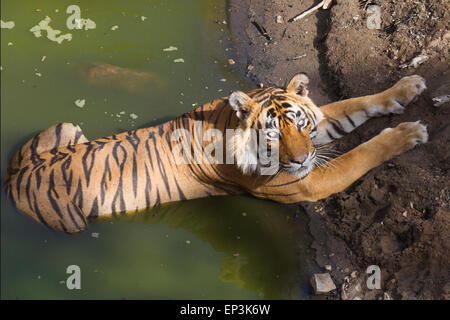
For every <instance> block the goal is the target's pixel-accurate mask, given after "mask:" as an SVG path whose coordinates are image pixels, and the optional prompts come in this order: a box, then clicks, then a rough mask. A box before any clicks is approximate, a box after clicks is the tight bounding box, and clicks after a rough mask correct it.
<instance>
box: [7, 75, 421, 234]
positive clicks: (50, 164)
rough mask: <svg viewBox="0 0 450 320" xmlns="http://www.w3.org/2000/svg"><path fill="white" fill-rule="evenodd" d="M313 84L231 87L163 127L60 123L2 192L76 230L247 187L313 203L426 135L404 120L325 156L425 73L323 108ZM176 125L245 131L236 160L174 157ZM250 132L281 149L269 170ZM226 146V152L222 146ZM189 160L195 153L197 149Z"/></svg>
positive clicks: (44, 220) (395, 103) (389, 108)
mask: <svg viewBox="0 0 450 320" xmlns="http://www.w3.org/2000/svg"><path fill="white" fill-rule="evenodd" d="M308 84H309V78H308V76H307V75H306V74H304V73H300V74H297V75H295V76H294V77H293V78H292V79H291V80H290V81H289V82H288V84H287V85H286V86H285V87H283V88H281V87H262V88H258V89H254V90H252V91H249V92H247V93H244V92H242V91H235V92H232V93H231V94H230V95H229V96H228V97H223V98H219V99H217V100H214V101H211V102H209V103H206V104H204V105H201V106H199V107H197V108H195V109H193V110H191V111H189V112H186V113H184V114H183V115H181V116H179V117H177V118H175V119H173V120H171V121H168V122H165V123H163V124H159V125H157V126H152V127H146V128H139V129H135V130H129V131H126V132H123V133H120V134H114V135H112V136H109V137H104V138H100V139H96V140H91V141H89V140H88V139H87V138H86V137H85V135H84V134H83V132H82V130H81V128H80V127H79V126H78V125H75V124H72V123H61V124H58V125H55V126H53V127H50V128H48V129H47V130H45V131H42V132H41V133H39V134H37V135H36V136H34V137H33V138H31V139H30V140H29V141H28V142H27V143H25V144H24V145H23V146H22V147H21V148H20V149H19V150H18V151H17V152H16V153H15V154H14V155H13V157H12V158H11V159H10V162H9V164H8V167H7V170H6V174H5V177H4V186H5V191H6V194H7V196H8V198H10V199H11V201H12V203H13V204H14V205H15V207H16V208H17V209H18V210H20V211H22V212H24V213H25V214H27V215H28V216H29V217H31V218H32V219H34V220H35V221H37V222H39V223H41V224H43V225H45V226H47V227H49V228H51V229H55V230H58V231H62V232H66V233H70V234H73V233H78V232H81V231H84V230H86V228H87V226H88V221H92V220H93V219H99V218H100V217H111V216H112V217H117V216H127V215H132V214H133V213H136V212H138V211H140V210H144V209H151V208H154V207H156V206H161V205H163V204H164V203H168V202H175V201H184V200H189V199H196V198H204V197H211V196H221V195H236V194H249V195H251V196H254V197H257V198H260V199H267V200H272V201H276V202H280V203H299V202H304V201H307V202H315V201H318V200H320V199H324V198H327V197H328V196H330V195H332V194H335V193H338V192H341V191H343V190H345V189H346V188H347V187H349V186H350V185H351V184H352V183H353V182H355V181H356V180H357V179H359V178H360V177H362V176H363V175H365V174H366V173H367V172H368V171H369V170H371V169H373V168H375V167H377V166H379V165H381V164H382V163H383V162H385V161H387V160H389V159H392V158H393V157H395V156H398V155H400V154H402V153H404V152H406V151H408V150H410V149H412V148H413V147H414V146H416V145H417V144H419V143H425V142H427V140H428V134H427V128H426V126H425V125H424V124H422V123H420V121H417V122H403V123H400V124H399V125H397V126H396V127H395V128H386V129H384V130H383V131H381V132H380V133H379V134H378V135H376V136H375V137H373V138H371V139H370V140H368V141H366V142H364V143H362V144H360V145H359V146H357V147H355V148H354V149H352V150H350V151H349V152H347V153H343V154H342V155H339V156H337V157H334V158H333V157H331V158H324V156H323V154H322V153H321V150H323V148H324V146H326V145H327V144H329V143H330V142H332V141H335V140H337V139H339V138H341V137H343V136H344V135H346V134H348V133H350V132H351V131H353V130H354V129H355V128H357V127H359V126H360V125H362V124H363V123H364V122H366V121H367V120H368V119H370V118H372V117H378V116H382V115H389V114H399V113H402V112H403V111H404V110H405V107H406V106H407V105H408V104H409V103H411V102H412V101H413V100H414V99H416V98H417V97H418V96H419V95H420V94H421V93H422V92H423V91H424V90H425V89H426V83H425V79H424V78H422V77H421V76H419V75H412V76H407V77H404V78H402V79H400V80H399V81H398V82H397V83H396V84H395V85H394V86H392V87H390V88H388V89H386V90H385V91H382V92H380V93H376V94H372V95H367V96H363V97H358V98H351V99H345V100H341V101H337V102H333V103H330V104H327V105H324V106H321V107H318V106H316V105H315V104H314V102H313V101H312V100H311V98H310V97H309V91H308ZM180 129H181V130H182V132H185V133H188V134H194V133H195V132H196V131H198V130H199V129H201V130H202V131H203V132H207V131H208V130H216V131H217V132H219V133H223V134H226V132H227V130H228V129H239V130H237V131H236V132H237V133H236V136H234V137H236V138H240V139H238V141H239V142H238V143H236V144H235V145H234V147H233V148H234V149H233V150H232V151H233V156H234V157H236V161H235V162H233V163H228V162H227V163H223V162H222V163H220V162H214V161H184V162H181V163H180V162H178V161H176V159H175V158H174V156H173V155H174V152H173V150H174V149H176V148H177V147H179V144H177V143H175V142H174V141H173V138H172V137H171V136H172V134H173V133H174V132H175V131H176V130H180ZM250 130H256V131H257V132H259V133H260V134H261V136H262V137H264V138H265V139H266V141H267V145H268V149H270V150H269V151H271V152H277V154H278V158H279V161H278V164H277V168H276V170H275V171H274V172H273V173H272V174H269V175H267V174H261V170H259V169H261V167H262V165H261V163H259V162H261V161H262V158H261V159H260V158H259V157H258V156H257V155H255V154H254V151H252V149H251V148H250V149H248V148H246V147H247V146H246V144H247V143H248V139H247V138H246V136H247V135H248V132H249V131H250ZM187 139H190V142H192V144H190V147H191V149H192V150H193V151H194V152H193V153H194V154H195V152H196V151H204V150H205V149H206V148H208V146H209V144H208V142H209V141H206V140H207V139H206V140H202V141H200V142H199V141H198V140H195V139H194V138H192V137H188V138H187ZM275 141H276V142H275ZM223 150H224V152H227V151H229V150H228V149H227V147H226V146H223ZM248 150H250V151H248ZM183 156H185V155H183ZM186 157H187V158H188V160H193V157H194V155H193V154H192V153H191V154H187V155H186ZM255 159H256V165H255V163H254V162H255V161H254V160H255ZM251 160H253V161H251Z"/></svg>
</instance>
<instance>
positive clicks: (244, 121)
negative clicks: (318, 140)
mask: <svg viewBox="0 0 450 320" xmlns="http://www.w3.org/2000/svg"><path fill="white" fill-rule="evenodd" d="M308 83H309V80H308V77H307V76H306V75H305V74H298V75H296V76H294V77H293V78H292V80H291V81H290V82H289V84H288V85H287V87H286V88H285V89H281V88H265V89H261V90H259V91H256V92H253V93H251V94H249V95H247V94H245V93H243V92H240V91H237V92H233V93H232V94H231V95H230V98H229V102H230V105H231V107H232V108H233V109H234V111H235V112H236V115H237V117H238V118H239V121H240V124H239V125H240V128H241V129H242V131H241V133H240V135H241V136H240V139H239V140H238V141H239V142H238V143H235V146H234V148H235V150H234V154H235V157H236V160H237V165H238V167H239V168H240V169H241V170H242V172H243V173H244V174H249V173H253V172H255V171H256V170H257V169H258V167H260V166H261V159H260V158H261V156H260V155H259V154H257V151H256V150H255V149H249V148H248V145H247V144H248V143H249V138H248V137H249V136H250V135H249V133H248V132H250V131H252V130H254V131H257V132H259V135H260V136H263V137H264V139H265V142H266V143H267V149H268V150H269V152H273V151H274V150H276V151H277V153H278V158H279V159H278V163H279V168H278V170H285V171H286V172H288V173H289V174H290V175H293V176H297V177H300V178H303V177H305V176H306V175H308V174H309V173H310V172H311V170H312V169H313V167H314V165H315V163H316V149H315V147H314V144H313V141H312V139H313V138H314V137H315V135H316V134H317V126H318V124H319V122H320V121H321V120H322V119H323V114H322V112H321V111H320V109H319V108H318V107H317V106H316V105H315V104H314V103H313V102H312V101H311V99H309V98H308V90H307V84H308Z"/></svg>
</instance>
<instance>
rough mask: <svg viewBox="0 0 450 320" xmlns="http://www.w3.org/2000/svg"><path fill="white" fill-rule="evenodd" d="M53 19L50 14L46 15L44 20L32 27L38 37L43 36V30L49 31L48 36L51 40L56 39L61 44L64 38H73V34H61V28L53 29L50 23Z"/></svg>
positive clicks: (68, 39)
mask: <svg viewBox="0 0 450 320" xmlns="http://www.w3.org/2000/svg"><path fill="white" fill-rule="evenodd" d="M51 21H52V19H50V17H49V16H46V17H45V19H44V20H42V21H40V22H39V23H38V24H37V25H35V26H34V27H32V28H31V29H30V31H31V32H33V34H34V36H35V37H36V38H40V37H41V36H42V33H41V31H47V38H48V39H50V40H51V41H55V42H57V43H59V44H61V42H63V41H64V40H67V41H70V40H72V34H71V33H66V34H60V33H61V31H60V30H56V29H53V28H52V27H51V26H50V25H49V24H50V22H51Z"/></svg>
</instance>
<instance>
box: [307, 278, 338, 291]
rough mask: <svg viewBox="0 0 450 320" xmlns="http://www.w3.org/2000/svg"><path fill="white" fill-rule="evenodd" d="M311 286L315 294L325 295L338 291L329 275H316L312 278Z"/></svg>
mask: <svg viewBox="0 0 450 320" xmlns="http://www.w3.org/2000/svg"><path fill="white" fill-rule="evenodd" d="M311 286H312V287H313V289H314V293H315V294H325V293H328V292H330V291H333V290H336V285H335V284H334V282H333V279H331V276H330V274H329V273H316V274H314V275H313V276H312V278H311Z"/></svg>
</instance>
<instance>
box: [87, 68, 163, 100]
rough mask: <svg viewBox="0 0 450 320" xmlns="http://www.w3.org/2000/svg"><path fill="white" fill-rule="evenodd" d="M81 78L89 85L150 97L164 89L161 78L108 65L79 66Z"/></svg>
mask: <svg viewBox="0 0 450 320" xmlns="http://www.w3.org/2000/svg"><path fill="white" fill-rule="evenodd" d="M80 70H81V76H82V78H83V79H84V81H86V82H87V83H88V84H89V85H94V86H103V87H108V88H117V89H121V90H125V91H126V92H129V93H132V94H142V95H150V94H154V93H155V92H157V91H160V90H162V89H163V88H165V87H166V85H167V81H165V80H164V79H163V77H162V76H160V75H157V74H155V73H150V72H141V71H135V70H132V69H128V68H123V67H119V66H115V65H112V64H108V63H97V62H96V63H89V64H88V65H87V66H81V67H80Z"/></svg>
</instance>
